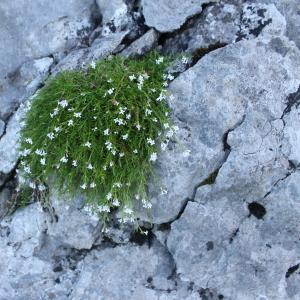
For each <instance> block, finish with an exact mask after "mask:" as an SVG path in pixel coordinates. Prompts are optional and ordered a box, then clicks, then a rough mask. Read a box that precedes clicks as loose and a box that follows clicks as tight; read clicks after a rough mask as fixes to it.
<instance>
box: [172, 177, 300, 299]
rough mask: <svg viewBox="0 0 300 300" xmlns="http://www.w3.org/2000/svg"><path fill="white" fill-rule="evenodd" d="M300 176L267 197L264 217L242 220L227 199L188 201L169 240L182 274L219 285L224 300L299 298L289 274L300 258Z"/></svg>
mask: <svg viewBox="0 0 300 300" xmlns="http://www.w3.org/2000/svg"><path fill="white" fill-rule="evenodd" d="M299 176H300V175H299V173H298V172H296V173H294V174H292V175H291V176H289V177H288V178H287V179H285V180H283V181H281V182H279V183H278V185H277V186H276V187H275V188H274V190H273V191H272V193H271V194H269V196H267V197H266V198H265V199H264V200H263V202H262V204H263V205H264V207H265V209H266V214H265V216H264V217H263V219H258V218H256V217H254V216H251V217H250V218H247V217H246V218H242V214H239V213H237V210H236V209H235V208H234V206H236V204H232V201H233V202H235V200H232V199H230V200H228V199H226V198H225V197H224V198H220V197H219V198H216V199H215V200H213V201H212V202H211V201H209V202H207V203H205V204H201V201H202V199H201V198H198V197H197V198H196V200H197V201H199V203H189V204H188V206H187V208H186V210H185V211H184V213H183V215H182V217H181V218H180V219H179V220H178V221H175V222H174V223H173V224H172V230H171V233H170V236H169V238H168V243H167V244H168V247H169V249H170V251H171V253H172V254H173V257H174V260H175V263H176V265H177V270H178V272H179V273H180V276H181V278H182V279H183V280H193V281H194V282H195V283H196V284H198V285H200V286H208V287H214V288H215V289H217V290H218V291H219V292H221V293H222V294H223V295H224V297H225V299H226V298H227V297H228V298H229V299H259V297H263V298H264V299H297V297H299V293H300V290H299V288H296V287H295V286H294V285H293V283H292V280H291V279H288V278H287V277H286V272H287V271H288V269H289V268H290V267H291V266H293V265H294V264H296V263H297V262H299V259H300V256H299V251H297V249H298V248H299V238H298V232H299V229H300V228H299V222H298V219H299V216H300V203H299V199H300V198H299V196H300V194H299V193H300V190H299V184H298V183H299V179H300V177H299ZM244 212H245V209H244ZM224 274H226V276H224ZM287 283H288V284H287Z"/></svg>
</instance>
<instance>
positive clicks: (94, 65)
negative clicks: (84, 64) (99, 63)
mask: <svg viewBox="0 0 300 300" xmlns="http://www.w3.org/2000/svg"><path fill="white" fill-rule="evenodd" d="M90 66H91V68H92V69H95V68H96V63H95V62H94V61H92V62H91V64H90Z"/></svg>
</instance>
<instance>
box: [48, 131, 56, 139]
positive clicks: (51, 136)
mask: <svg viewBox="0 0 300 300" xmlns="http://www.w3.org/2000/svg"><path fill="white" fill-rule="evenodd" d="M47 137H48V138H49V139H50V140H53V139H54V138H55V136H54V133H53V132H50V133H48V134H47Z"/></svg>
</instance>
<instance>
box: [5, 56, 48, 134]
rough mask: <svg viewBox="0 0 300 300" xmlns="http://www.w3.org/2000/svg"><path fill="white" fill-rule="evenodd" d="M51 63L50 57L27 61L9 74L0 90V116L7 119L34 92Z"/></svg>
mask: <svg viewBox="0 0 300 300" xmlns="http://www.w3.org/2000/svg"><path fill="white" fill-rule="evenodd" d="M52 63H53V58H51V57H44V58H40V59H36V60H31V61H27V62H25V63H24V64H22V65H21V67H20V68H18V69H17V70H16V71H15V72H13V73H11V74H10V76H9V79H8V80H6V81H5V82H4V83H3V84H2V90H1V91H0V117H2V118H3V119H4V120H5V119H7V117H9V116H10V115H11V113H12V111H13V110H14V109H15V108H17V107H18V106H19V104H20V103H22V102H24V100H25V99H26V98H28V97H30V96H31V95H32V94H34V93H35V91H36V90H37V89H38V88H39V87H40V86H41V84H42V83H43V81H44V80H45V79H46V78H47V76H48V74H49V69H50V67H51V65H52ZM0 81H1V79H0ZM0 136H1V134H0Z"/></svg>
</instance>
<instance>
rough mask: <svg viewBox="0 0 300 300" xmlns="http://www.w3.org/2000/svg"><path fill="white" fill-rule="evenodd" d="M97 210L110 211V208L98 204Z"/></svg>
mask: <svg viewBox="0 0 300 300" xmlns="http://www.w3.org/2000/svg"><path fill="white" fill-rule="evenodd" d="M98 211H99V212H110V208H109V206H108V205H99V206H98Z"/></svg>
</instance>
